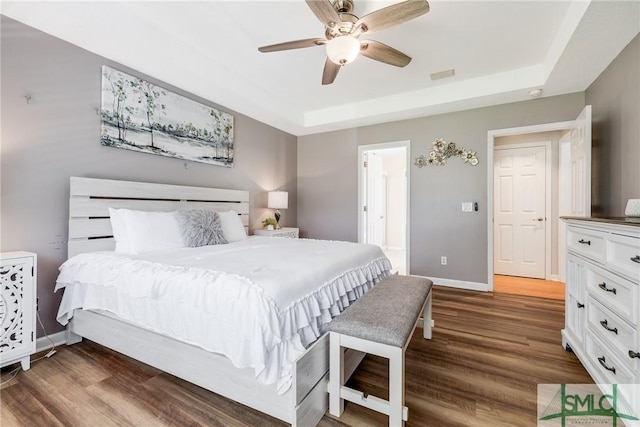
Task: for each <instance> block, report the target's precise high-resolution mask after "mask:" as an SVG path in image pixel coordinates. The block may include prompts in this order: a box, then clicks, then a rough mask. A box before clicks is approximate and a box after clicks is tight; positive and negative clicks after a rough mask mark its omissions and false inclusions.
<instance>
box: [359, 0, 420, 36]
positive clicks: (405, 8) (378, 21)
mask: <svg viewBox="0 0 640 427" xmlns="http://www.w3.org/2000/svg"><path fill="white" fill-rule="evenodd" d="M427 12H429V2H427V1H426V0H407V1H403V2H401V3H396V4H392V5H391V6H387V7H385V8H382V9H379V10H376V11H375V12H371V13H370V14H368V15H365V16H363V17H362V18H360V19H358V22H356V28H357V27H358V26H360V27H361V28H362V31H363V32H366V33H373V32H374V31H380V30H383V29H385V28H388V27H391V26H393V25H397V24H401V23H403V22H406V21H409V20H411V19H414V18H417V17H418V16H421V15H424V14H425V13H427Z"/></svg>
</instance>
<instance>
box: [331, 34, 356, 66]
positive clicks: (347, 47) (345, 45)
mask: <svg viewBox="0 0 640 427" xmlns="http://www.w3.org/2000/svg"><path fill="white" fill-rule="evenodd" d="M326 48H327V56H328V57H329V59H330V60H331V61H332V62H333V63H335V64H338V65H346V64H348V63H349V62H353V60H354V59H356V58H357V57H358V54H359V53H360V42H359V41H358V39H356V38H355V37H353V36H351V35H344V36H338V37H334V38H332V39H331V40H329V41H328V42H327V44H326Z"/></svg>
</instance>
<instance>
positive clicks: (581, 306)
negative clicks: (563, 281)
mask: <svg viewBox="0 0 640 427" xmlns="http://www.w3.org/2000/svg"><path fill="white" fill-rule="evenodd" d="M576 304H577V305H578V308H584V304H581V303H579V302H578V303H576Z"/></svg>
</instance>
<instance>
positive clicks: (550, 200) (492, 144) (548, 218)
mask: <svg viewBox="0 0 640 427" xmlns="http://www.w3.org/2000/svg"><path fill="white" fill-rule="evenodd" d="M487 141H488V150H487V167H488V174H487V175H488V183H487V190H488V191H487V201H488V206H490V207H495V205H500V203H502V201H499V200H496V198H498V197H501V194H500V191H501V190H500V189H499V187H497V186H496V184H495V180H496V176H495V174H494V169H495V168H496V167H498V165H497V164H496V162H499V161H501V158H500V156H499V150H500V145H504V147H503V148H505V147H507V146H508V145H509V144H516V147H512V148H525V147H527V145H528V146H534V145H543V144H541V143H540V141H550V143H551V150H550V151H548V152H547V154H546V156H545V157H546V166H545V167H546V171H547V172H546V178H545V179H546V185H545V192H546V200H547V206H545V216H544V217H542V216H533V217H532V218H530V220H531V222H532V223H534V222H535V223H544V224H545V230H544V234H545V254H544V271H545V273H544V277H543V279H546V280H551V281H559V282H563V281H564V274H565V269H564V268H563V267H564V263H565V257H564V246H563V245H564V239H565V236H564V234H563V227H562V225H561V223H562V221H561V220H560V216H589V215H590V214H591V106H590V105H587V106H586V107H585V108H584V109H583V110H582V112H581V113H580V114H579V115H578V117H577V118H576V119H575V120H571V121H567V122H558V123H548V124H541V125H533V126H523V127H519V128H510V129H500V130H493V131H489V132H488V137H487ZM544 145H546V144H544ZM494 159H495V161H494ZM505 182H506V181H505ZM496 188H498V189H496ZM523 191H525V190H523V189H522V188H521V189H520V190H519V192H520V193H522V192H523ZM530 193H531V192H530V191H529V192H528V194H530ZM527 202H530V200H527ZM540 218H542V221H539V219H540ZM497 223H500V219H499V218H497V215H496V212H495V211H494V210H492V211H491V215H488V223H487V228H488V230H487V231H488V251H487V255H488V266H487V270H488V277H487V284H488V286H487V288H488V290H489V291H493V290H494V280H495V277H496V276H494V274H495V273H496V272H498V271H500V270H499V269H498V268H496V264H497V263H498V262H500V261H499V260H498V261H496V259H497V258H498V256H501V254H498V255H497V254H496V249H497V247H498V249H500V248H499V247H500V246H501V245H503V243H505V242H497V239H501V238H502V239H505V240H506V243H507V244H509V239H511V241H512V240H513V238H514V237H513V234H512V235H511V236H509V234H508V233H504V234H503V235H500V234H499V233H497V232H496V230H495V228H496V224H497ZM507 228H508V227H506V228H505V230H503V231H508V230H507ZM527 228H528V229H529V231H530V232H533V231H532V230H533V229H534V226H532V225H528V226H527ZM518 238H519V239H520V240H522V239H523V238H525V237H523V236H520V237H518ZM525 245H526V242H525ZM526 249H527V250H529V249H530V248H529V247H527V248H526ZM507 252H509V251H507ZM516 274H521V273H516ZM527 274H528V273H527ZM530 276H531V275H530ZM506 277H516V276H506Z"/></svg>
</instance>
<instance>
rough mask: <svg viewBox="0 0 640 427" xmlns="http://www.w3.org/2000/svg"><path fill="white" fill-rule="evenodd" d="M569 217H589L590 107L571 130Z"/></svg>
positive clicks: (585, 108)
mask: <svg viewBox="0 0 640 427" xmlns="http://www.w3.org/2000/svg"><path fill="white" fill-rule="evenodd" d="M570 138H571V155H570V156H571V160H570V163H571V185H570V191H571V196H570V197H571V206H570V208H571V211H570V212H569V215H571V216H581V217H584V216H590V215H591V105H587V106H586V107H584V109H583V110H582V112H581V113H580V115H579V116H578V118H577V119H576V121H575V126H574V127H573V128H572V129H571V137H570Z"/></svg>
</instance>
